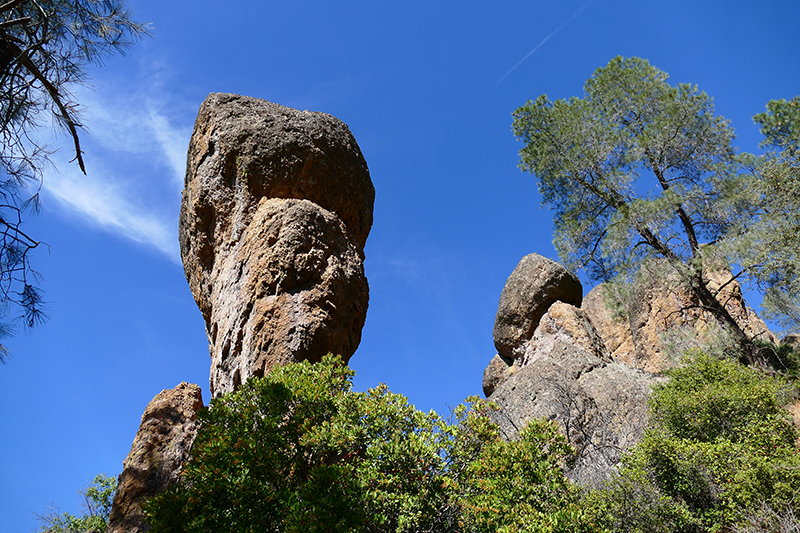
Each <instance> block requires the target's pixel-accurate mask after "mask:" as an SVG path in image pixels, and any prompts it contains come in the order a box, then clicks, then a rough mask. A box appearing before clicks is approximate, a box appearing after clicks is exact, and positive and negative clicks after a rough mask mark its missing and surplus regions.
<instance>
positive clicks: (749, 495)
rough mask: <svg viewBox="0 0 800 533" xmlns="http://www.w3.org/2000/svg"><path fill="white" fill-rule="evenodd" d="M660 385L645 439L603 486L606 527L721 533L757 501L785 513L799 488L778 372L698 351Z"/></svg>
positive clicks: (799, 463) (600, 499)
mask: <svg viewBox="0 0 800 533" xmlns="http://www.w3.org/2000/svg"><path fill="white" fill-rule="evenodd" d="M670 376H671V380H670V381H669V382H668V383H667V384H665V385H662V386H659V387H657V388H656V390H655V391H654V393H653V396H652V399H651V409H652V420H651V425H650V427H649V429H648V431H647V432H646V434H645V437H644V438H643V440H642V442H641V443H640V444H639V445H638V446H637V447H636V448H635V449H634V451H633V452H632V453H631V454H630V455H629V456H628V457H626V459H625V462H624V468H623V469H622V470H621V472H620V475H619V476H618V477H617V478H616V479H615V480H614V481H613V483H612V484H611V485H610V487H609V489H608V490H607V491H605V492H602V493H598V494H595V495H594V496H593V498H594V499H595V504H596V509H597V510H598V511H597V512H598V515H600V516H601V520H605V521H606V524H607V525H608V526H609V528H610V529H611V530H612V531H620V532H622V531H625V532H638V531H640V532H650V531H664V532H668V531H669V532H694V531H698V532H700V531H710V532H714V531H725V530H726V528H730V527H732V526H733V525H735V524H741V523H743V521H744V520H745V517H747V516H748V515H752V513H755V512H757V510H758V509H759V508H760V507H761V506H762V505H769V506H771V508H773V509H777V510H785V509H788V508H790V507H791V506H792V505H794V504H795V502H794V497H795V495H796V494H798V493H800V459H798V451H800V450H799V449H798V433H797V430H796V429H795V428H794V426H793V425H792V424H791V421H790V418H789V416H788V412H787V411H786V410H785V409H784V405H785V403H786V402H787V400H788V398H789V395H790V394H791V393H792V390H791V388H790V387H789V386H788V385H787V383H786V382H785V381H783V380H782V379H780V378H773V377H770V376H768V375H765V374H763V373H762V372H759V371H757V370H753V369H751V368H747V367H744V366H742V365H740V364H739V363H737V362H736V361H733V360H719V359H715V358H712V357H709V356H708V355H706V354H704V353H702V352H695V353H693V354H691V355H690V356H689V357H688V358H687V360H686V361H685V364H684V365H683V366H681V367H679V368H676V369H674V370H672V371H670Z"/></svg>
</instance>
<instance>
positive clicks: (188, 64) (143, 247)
mask: <svg viewBox="0 0 800 533" xmlns="http://www.w3.org/2000/svg"><path fill="white" fill-rule="evenodd" d="M129 5H130V7H131V9H132V10H133V12H134V17H135V18H136V19H137V20H140V21H149V22H151V23H152V27H153V36H152V38H148V39H146V40H145V41H143V42H141V43H139V44H138V45H136V46H135V47H134V48H132V49H131V50H130V51H129V53H128V54H127V56H125V57H120V58H112V59H110V60H109V61H107V63H106V65H105V66H104V68H102V69H99V68H98V69H93V70H92V72H91V74H92V77H93V84H92V87H90V88H81V89H79V90H77V94H78V96H79V98H80V100H81V101H82V102H83V103H84V104H85V106H86V110H85V120H84V122H85V124H86V125H87V126H88V128H89V130H90V131H89V132H88V133H87V134H85V135H84V138H83V139H84V145H85V148H86V156H85V159H86V164H87V168H88V170H89V175H88V176H82V175H80V174H79V172H78V170H77V168H76V167H75V166H74V165H71V164H69V163H68V162H67V160H68V159H69V155H68V153H66V152H67V148H68V146H69V145H68V144H66V143H65V142H64V139H63V138H54V139H53V141H52V142H53V144H54V145H55V146H58V145H60V144H62V145H63V146H65V150H64V154H63V155H62V154H57V155H56V158H55V160H56V163H57V170H55V171H53V172H50V173H48V175H47V176H46V177H45V182H44V192H43V197H44V208H43V211H42V213H41V214H40V215H38V216H36V217H33V218H30V219H29V220H28V221H27V223H26V230H27V231H28V232H29V233H31V234H33V235H35V236H36V237H37V238H38V239H41V240H43V241H45V242H47V243H48V245H49V253H48V251H47V249H45V248H43V249H42V250H40V251H37V254H36V257H35V260H36V267H37V268H38V270H39V271H40V272H41V274H42V275H43V278H44V281H43V288H44V289H45V290H46V296H45V297H46V300H47V301H48V311H49V313H50V315H51V319H50V320H49V321H48V322H47V323H46V324H45V325H43V326H42V327H40V328H39V329H37V330H35V331H34V332H32V333H31V334H24V335H19V336H17V337H15V338H13V339H11V340H10V341H9V342H8V343H7V345H8V346H9V348H10V349H11V350H12V357H11V359H10V360H9V361H8V363H7V364H6V365H4V366H2V367H0V431H1V432H2V439H0V516H2V523H3V525H2V530H3V531H9V532H16V531H31V530H34V529H35V528H36V527H37V523H36V520H35V517H34V515H33V512H43V511H45V510H46V508H47V507H48V506H49V505H51V504H56V505H58V506H60V508H61V509H62V510H64V511H70V512H78V511H79V498H78V496H77V493H76V490H77V489H79V488H80V487H82V486H85V485H87V484H88V483H89V482H90V480H91V479H92V478H93V476H94V475H95V474H97V473H100V472H105V473H107V474H109V475H114V476H115V475H117V474H119V472H120V471H121V469H122V461H123V459H124V458H125V456H126V455H127V453H128V451H129V449H130V445H131V442H132V441H133V437H134V435H135V433H136V430H137V428H138V424H139V420H140V417H141V414H142V412H143V410H144V408H145V406H146V405H147V403H148V402H149V401H150V399H152V398H153V396H155V395H156V394H157V393H158V392H160V391H161V390H162V389H165V388H171V387H174V386H176V385H177V384H178V383H179V382H181V381H189V382H194V383H198V384H200V385H201V386H202V387H203V396H204V400H206V401H207V400H208V397H209V395H208V371H209V363H210V361H209V357H208V347H207V341H206V338H205V332H204V329H203V322H202V319H201V317H200V313H199V311H198V310H197V308H196V306H195V304H194V301H193V300H192V296H191V294H190V291H189V288H188V285H187V283H186V281H185V278H184V275H183V269H182V266H181V264H180V261H179V258H178V246H177V217H178V208H179V202H180V190H181V186H182V181H183V171H184V163H185V151H186V146H187V144H188V140H189V135H190V134H191V128H192V125H193V122H194V118H195V115H196V112H197V109H198V107H199V106H200V103H201V102H202V101H203V100H204V98H205V97H206V96H207V95H208V93H210V92H233V93H240V94H245V95H248V96H255V97H259V98H265V99H268V100H271V101H273V102H277V103H280V104H283V105H288V106H292V107H297V108H300V109H309V110H316V111H324V112H327V113H330V114H332V115H334V116H336V117H338V118H340V119H341V120H343V121H344V122H346V123H347V124H348V125H349V126H350V129H351V130H352V131H353V134H354V135H355V137H356V139H357V140H358V142H359V145H360V146H361V149H362V151H363V153H364V155H365V157H366V159H367V162H368V164H369V167H370V171H371V174H372V180H373V182H374V184H375V189H376V202H375V223H374V226H373V229H372V233H371V236H370V238H369V241H368V243H367V247H366V256H367V259H366V272H367V276H368V278H369V282H370V287H371V295H370V308H369V312H368V316H367V323H366V326H365V328H364V333H363V339H362V342H361V346H360V348H359V350H358V352H357V353H356V354H355V355H354V356H353V358H352V360H351V366H352V367H353V368H354V369H355V370H356V372H357V373H358V375H357V377H356V387H357V388H359V389H365V388H367V387H370V386H374V385H375V384H377V383H378V382H385V383H387V384H388V385H389V387H390V388H391V389H392V390H393V391H395V392H400V393H403V394H405V395H407V396H408V397H409V398H410V400H411V401H412V403H414V404H416V405H417V407H419V408H420V409H424V410H427V409H435V410H437V411H439V412H446V411H447V409H448V406H455V405H456V404H458V403H459V402H460V401H461V400H463V399H464V398H465V397H466V396H468V395H471V394H479V393H480V391H481V376H482V372H483V369H484V367H485V366H486V364H487V363H488V361H489V360H490V359H491V357H492V356H493V355H494V353H495V352H494V347H493V343H492V325H493V321H494V314H495V312H496V310H497V302H498V298H499V296H500V291H501V290H502V287H503V284H504V282H505V280H506V278H507V277H508V275H509V274H510V273H511V271H512V270H513V268H514V266H515V265H516V264H517V262H518V261H519V259H520V258H521V257H522V256H524V255H525V254H527V253H530V252H538V253H540V254H542V255H546V256H550V257H553V256H554V255H555V252H554V250H553V247H552V245H551V243H550V240H551V230H552V219H551V215H550V213H549V212H548V211H547V210H545V209H542V208H541V207H540V199H539V196H538V194H537V192H536V186H535V183H534V180H533V179H532V177H531V176H529V175H526V174H523V173H521V172H520V171H519V170H518V169H517V166H516V165H517V152H518V150H519V148H520V147H521V146H520V144H519V143H518V142H517V141H516V140H515V139H514V137H513V135H512V133H511V112H512V111H514V110H515V109H516V108H517V107H519V106H520V105H522V104H524V103H525V102H526V101H527V100H529V99H535V98H536V97H537V96H539V95H540V94H542V93H546V94H548V96H550V97H551V98H552V99H556V98H564V97H569V96H580V95H581V94H582V87H583V83H584V82H585V80H586V79H587V78H588V77H589V76H591V74H592V72H593V71H594V70H595V69H596V68H597V67H600V66H603V65H605V64H606V63H607V62H608V61H609V60H610V59H611V58H612V57H614V56H616V55H623V56H632V55H635V56H639V57H644V58H647V59H649V60H650V61H651V63H652V64H654V65H655V66H657V67H659V68H661V69H662V70H664V71H666V72H668V73H669V74H670V76H671V78H670V79H671V81H672V82H674V83H677V82H689V83H695V84H697V85H698V86H699V87H700V89H702V90H704V91H706V92H707V93H709V94H710V95H711V96H713V97H714V99H715V104H716V109H717V112H718V113H719V114H721V115H723V116H725V117H727V118H728V119H730V120H731V123H732V125H733V127H734V128H735V129H736V132H737V135H738V137H737V145H738V147H739V148H740V149H741V150H744V151H755V150H757V145H758V142H759V141H760V138H759V134H758V131H757V129H756V127H755V126H754V125H753V123H752V115H754V114H755V113H758V112H760V111H762V110H763V109H764V105H765V104H766V102H767V101H768V100H769V99H773V98H791V97H792V96H795V95H797V94H800V68H799V67H800V32H798V31H797V28H798V27H800V4H798V3H797V2H796V1H795V0H764V1H762V2H751V1H738V0H736V1H732V0H728V1H722V0H719V1H710V0H692V1H689V0H673V1H671V2H641V1H640V0H591V1H589V2H586V1H585V0H574V1H573V0H564V1H559V2H556V1H551V2H542V1H533V0H530V1H507V2H506V1H498V2H493V3H491V4H490V3H489V2H484V1H481V2H478V1H469V0H467V1H462V2H430V1H428V2H420V1H416V0H410V1H406V2H392V3H389V2H385V3H382V2H365V1H347V0H343V1H340V2H321V1H312V0H306V1H303V0H297V1H294V2H282V3H277V2H255V1H249V2H248V1H243V0H229V1H228V2H225V3H224V4H220V3H219V2H207V1H205V0H195V1H192V2H188V1H184V0H172V1H170V2H164V1H163V0H159V1H155V0H129ZM50 133H51V131H50V129H49V128H45V130H44V131H43V134H46V135H50ZM589 288H590V287H585V292H586V291H588V289H589Z"/></svg>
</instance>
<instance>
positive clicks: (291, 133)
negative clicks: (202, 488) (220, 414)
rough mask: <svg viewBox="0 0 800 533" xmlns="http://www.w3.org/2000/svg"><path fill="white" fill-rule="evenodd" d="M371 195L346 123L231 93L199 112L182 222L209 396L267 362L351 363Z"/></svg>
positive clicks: (361, 308) (363, 297) (363, 291)
mask: <svg viewBox="0 0 800 533" xmlns="http://www.w3.org/2000/svg"><path fill="white" fill-rule="evenodd" d="M374 198H375V190H374V187H373V186H372V182H371V180H370V177H369V171H368V169H367V164H366V162H365V160H364V157H363V155H362V154H361V151H360V150H359V148H358V145H357V144H356V141H355V139H354V138H353V136H352V134H351V133H350V131H349V129H348V128H347V126H346V125H345V124H344V123H342V122H341V121H339V120H337V119H336V118H334V117H332V116H330V115H326V114H324V113H312V112H308V111H298V110H295V109H290V108H287V107H283V106H280V105H277V104H273V103H270V102H266V101H264V100H258V99H255V98H248V97H243V96H238V95H230V94H212V95H210V96H209V97H208V98H207V99H206V101H205V102H204V103H203V105H202V106H201V108H200V111H199V113H198V117H197V121H196V123H195V127H194V132H193V134H192V138H191V142H190V145H189V154H188V159H187V169H186V184H185V187H184V191H183V199H182V203H181V216H180V242H181V257H182V259H183V263H184V269H185V271H186V278H187V280H188V281H189V286H190V287H191V289H192V294H193V295H194V298H195V301H196V302H197V305H198V307H199V308H200V311H201V312H202V314H203V318H204V319H205V323H206V333H207V335H208V340H209V345H210V352H211V359H212V368H211V378H210V382H211V393H212V395H213V396H217V395H219V394H221V393H224V392H227V391H231V390H233V389H234V388H235V387H237V386H238V384H239V383H242V382H244V381H245V380H247V379H248V378H249V377H251V376H254V375H255V376H257V375H263V374H264V373H265V372H268V371H269V369H270V368H272V367H273V366H274V365H276V364H283V363H286V362H290V361H300V360H311V361H316V360H319V359H321V358H322V356H324V355H325V354H327V353H334V354H338V355H341V356H342V357H343V358H344V359H345V361H346V360H348V359H349V358H350V356H352V354H353V353H354V352H355V350H356V348H357V347H358V344H359V342H360V340H361V328H362V327H363V325H364V320H365V318H366V312H367V305H368V300H369V289H368V285H367V279H366V277H365V275H364V268H363V258H364V244H365V242H366V239H367V235H368V234H369V230H370V227H371V225H372V208H373V202H374Z"/></svg>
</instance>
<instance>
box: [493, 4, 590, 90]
mask: <svg viewBox="0 0 800 533" xmlns="http://www.w3.org/2000/svg"><path fill="white" fill-rule="evenodd" d="M593 1H594V0H589V1H588V2H586V3H585V4H584V5H583V7H581V8H580V9H579V10H578V11H576V12H575V14H574V15H572V16H571V17H570V18H569V20H567V21H566V22H564V23H562V24H561V26H559V27H558V28H556V29H555V30H553V31H551V32H550V33H549V34H548V35H547V36H546V37H545V38H544V39H542V41H541V42H540V43H539V44H537V45H536V46H534V47H533V49H532V50H531V51H530V52H528V53H527V54H525V57H523V58H522V59H520V60H519V61H517V64H516V65H514V66H513V67H511V68H510V69H508V72H506V73H505V74H503V75H502V76H501V77H500V79H499V80H497V83H495V84H494V86H495V87H497V86H498V85H500V82H502V81H503V80H504V79H506V77H508V75H509V74H511V73H512V72H514V71H515V70H517V67H519V66H520V65H521V64H523V63H524V62H525V60H526V59H528V58H529V57H531V56H532V55H533V54H534V52H536V50H538V49H539V48H541V47H542V45H543V44H544V43H546V42H547V41H548V40H549V39H550V38H551V37H552V36H554V35H555V34H556V33H558V32H560V31H561V30H562V29H564V26H566V25H567V24H569V23H570V22H572V21H573V20H575V19H576V18H577V17H578V15H580V14H581V13H582V12H583V10H584V9H586V8H587V7H589V4H591V3H592V2H593Z"/></svg>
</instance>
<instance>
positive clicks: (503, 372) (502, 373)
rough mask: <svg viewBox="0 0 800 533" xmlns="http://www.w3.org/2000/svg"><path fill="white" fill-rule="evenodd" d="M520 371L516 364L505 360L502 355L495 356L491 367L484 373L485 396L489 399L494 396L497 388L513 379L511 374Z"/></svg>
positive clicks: (490, 362) (490, 364)
mask: <svg viewBox="0 0 800 533" xmlns="http://www.w3.org/2000/svg"><path fill="white" fill-rule="evenodd" d="M517 370H519V367H518V366H514V362H513V361H510V360H507V359H504V358H503V357H501V356H500V354H495V355H494V357H492V360H491V361H489V365H488V366H487V367H486V369H485V370H484V371H483V394H484V396H486V397H487V398H488V397H489V396H491V395H492V393H493V392H494V390H495V389H496V388H497V386H498V385H499V384H500V383H502V382H503V381H505V380H506V379H508V378H509V377H511V374H513V373H514V372H516V371H517Z"/></svg>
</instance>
